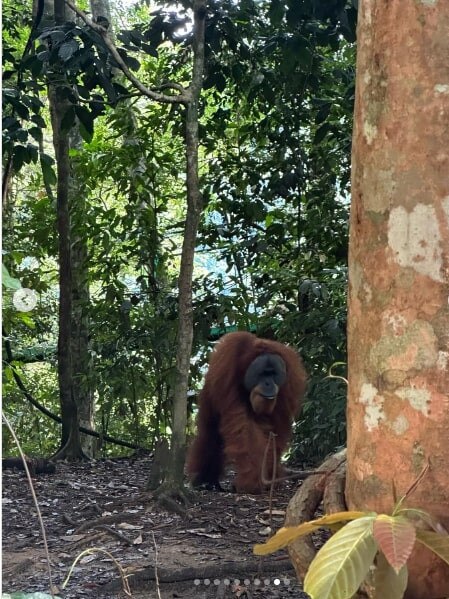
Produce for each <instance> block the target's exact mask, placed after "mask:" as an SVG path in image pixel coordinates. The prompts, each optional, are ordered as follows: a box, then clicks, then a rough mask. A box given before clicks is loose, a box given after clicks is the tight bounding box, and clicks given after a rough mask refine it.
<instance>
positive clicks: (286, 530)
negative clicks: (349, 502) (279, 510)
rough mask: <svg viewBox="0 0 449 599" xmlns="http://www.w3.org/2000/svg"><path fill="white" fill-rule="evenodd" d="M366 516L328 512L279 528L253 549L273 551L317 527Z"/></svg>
mask: <svg viewBox="0 0 449 599" xmlns="http://www.w3.org/2000/svg"><path fill="white" fill-rule="evenodd" d="M363 516H366V512H355V511H354V512H337V513H335V514H329V515H328V516H323V517H322V518H317V519H316V520H311V521H310V522H304V523H303V524H299V525H298V526H288V527H285V526H284V527H283V528H280V529H279V530H278V531H277V533H276V534H275V535H274V536H272V537H271V538H270V539H268V541H267V542H266V543H262V544H260V545H254V548H253V551H254V553H255V554H256V555H267V554H268V553H274V552H275V551H278V550H279V549H282V548H283V547H286V546H287V545H289V544H290V543H292V542H293V541H294V540H295V539H298V538H299V537H303V536H305V535H308V534H310V533H311V532H313V531H315V530H316V529H317V528H327V527H328V526H332V525H333V524H337V523H338V522H347V521H348V520H356V519H358V518H362V517H363Z"/></svg>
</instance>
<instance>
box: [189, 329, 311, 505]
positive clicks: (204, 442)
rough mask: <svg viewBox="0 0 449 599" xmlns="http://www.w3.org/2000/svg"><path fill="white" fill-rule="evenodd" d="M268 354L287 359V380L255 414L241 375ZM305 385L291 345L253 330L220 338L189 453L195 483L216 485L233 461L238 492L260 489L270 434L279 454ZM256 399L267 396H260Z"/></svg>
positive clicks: (191, 472)
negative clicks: (271, 403) (269, 405)
mask: <svg viewBox="0 0 449 599" xmlns="http://www.w3.org/2000/svg"><path fill="white" fill-rule="evenodd" d="M264 353H271V354H278V355H279V356H280V357H281V358H282V359H283V360H284V362H285V365H286V369H287V380H286V381H285V383H284V384H282V385H281V386H280V388H279V393H278V396H277V399H276V403H275V404H274V408H270V409H267V410H265V411H262V413H260V414H255V413H254V411H253V409H252V407H251V403H250V399H249V395H250V394H249V393H248V391H247V390H246V389H245V387H244V384H243V379H244V376H245V372H246V370H247V369H248V367H249V365H250V364H251V362H252V361H253V360H254V359H255V358H256V357H257V356H259V355H261V354H264ZM305 386H306V373H305V370H304V367H303V365H302V361H301V359H300V357H299V356H298V354H297V353H296V352H295V351H294V350H293V349H292V348H290V347H287V346H286V345H283V344H282V343H278V342H277V341H271V340H268V339H258V338H257V337H256V336H255V335H252V334H251V333H243V332H238V333H229V334H228V335H225V336H224V337H222V339H221V340H220V341H219V342H218V344H217V345H216V347H215V349H214V351H213V352H212V354H211V357H210V361H209V370H208V372H207V375H206V380H205V383H204V388H203V390H202V391H201V393H200V397H199V412H198V421H197V427H198V433H197V437H196V438H195V440H194V442H193V444H192V447H191V448H190V451H189V455H188V457H187V473H188V475H189V477H190V478H191V480H192V482H193V483H194V484H202V483H205V484H210V485H218V483H219V479H220V477H221V476H222V474H223V472H224V467H225V465H226V464H228V463H231V464H233V465H234V467H235V469H236V471H237V475H236V478H235V480H234V486H235V488H236V490H237V492H240V493H243V492H246V493H260V492H261V491H262V490H263V485H262V482H261V472H262V462H263V456H264V452H265V447H266V443H267V440H268V434H269V432H270V431H272V432H273V433H275V435H276V450H277V456H278V459H279V458H280V456H281V454H282V452H283V451H285V449H286V448H287V445H288V443H289V441H290V436H291V430H292V424H293V420H294V419H295V417H296V416H297V415H298V412H299V409H300V407H301V400H302V397H303V395H304V391H305ZM253 393H257V392H254V391H253ZM257 401H258V402H259V401H263V398H259V397H257ZM271 401H273V400H271ZM270 412H271V413H270ZM278 468H280V465H278ZM270 469H272V460H271V456H270V457H269V458H268V460H267V473H268V474H270ZM278 473H279V470H278Z"/></svg>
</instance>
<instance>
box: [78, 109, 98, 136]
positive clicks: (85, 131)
mask: <svg viewBox="0 0 449 599" xmlns="http://www.w3.org/2000/svg"><path fill="white" fill-rule="evenodd" d="M75 112H76V116H77V117H78V120H79V124H80V133H81V136H82V138H83V139H84V141H86V142H88V143H89V142H90V141H92V137H93V134H94V119H93V117H92V113H91V112H90V110H88V109H87V108H85V107H84V106H76V107H75Z"/></svg>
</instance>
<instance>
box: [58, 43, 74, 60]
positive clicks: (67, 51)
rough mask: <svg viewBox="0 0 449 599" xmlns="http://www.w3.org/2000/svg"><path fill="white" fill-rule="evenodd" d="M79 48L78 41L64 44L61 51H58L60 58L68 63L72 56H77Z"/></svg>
mask: <svg viewBox="0 0 449 599" xmlns="http://www.w3.org/2000/svg"><path fill="white" fill-rule="evenodd" d="M78 48H79V45H78V42H77V41H76V40H74V39H71V40H69V41H68V42H66V43H65V44H62V46H61V47H60V48H59V50H58V55H59V58H60V59H61V60H63V61H64V62H67V60H69V59H70V58H72V56H73V55H74V54H75V52H76V51H77V50H78Z"/></svg>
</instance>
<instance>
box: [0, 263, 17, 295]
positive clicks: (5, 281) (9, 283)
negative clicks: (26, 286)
mask: <svg viewBox="0 0 449 599" xmlns="http://www.w3.org/2000/svg"><path fill="white" fill-rule="evenodd" d="M2 285H3V287H6V288H7V289H15V290H17V289H21V287H22V284H21V283H20V281H19V279H14V277H12V276H11V275H10V274H9V272H8V269H7V268H6V266H5V265H4V264H2Z"/></svg>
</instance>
